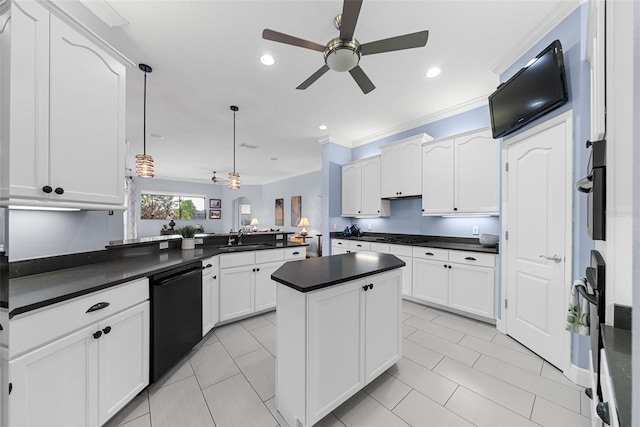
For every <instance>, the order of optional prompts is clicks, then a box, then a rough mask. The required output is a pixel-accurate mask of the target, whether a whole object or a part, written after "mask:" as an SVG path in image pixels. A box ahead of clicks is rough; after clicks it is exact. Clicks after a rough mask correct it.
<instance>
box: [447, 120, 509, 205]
mask: <svg viewBox="0 0 640 427" xmlns="http://www.w3.org/2000/svg"><path fill="white" fill-rule="evenodd" d="M454 158H455V168H454V170H455V183H456V191H455V205H454V206H455V207H456V208H457V211H456V212H458V213H498V211H499V189H500V182H499V179H500V143H499V141H498V140H496V139H493V138H492V136H491V131H490V130H485V131H482V132H478V133H474V134H471V135H466V136H464V137H461V138H456V139H455V155H454Z"/></svg>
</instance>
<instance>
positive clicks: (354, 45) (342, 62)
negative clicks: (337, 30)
mask: <svg viewBox="0 0 640 427" xmlns="http://www.w3.org/2000/svg"><path fill="white" fill-rule="evenodd" d="M359 47H360V44H359V43H358V42H357V41H356V40H342V39H340V38H335V39H333V40H331V41H330V42H329V44H328V45H327V48H326V49H325V50H324V62H325V64H327V67H329V68H331V69H332V70H334V71H338V72H341V73H343V72H345V71H349V70H351V69H353V68H354V67H355V66H356V65H358V63H359V62H360V49H359Z"/></svg>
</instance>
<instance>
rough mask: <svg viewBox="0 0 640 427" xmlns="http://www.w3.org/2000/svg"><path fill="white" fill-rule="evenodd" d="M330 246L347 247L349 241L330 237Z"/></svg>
mask: <svg viewBox="0 0 640 427" xmlns="http://www.w3.org/2000/svg"><path fill="white" fill-rule="evenodd" d="M331 246H336V247H338V248H344V249H348V248H349V241H348V240H344V239H331Z"/></svg>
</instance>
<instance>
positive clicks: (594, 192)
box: [576, 139, 607, 240]
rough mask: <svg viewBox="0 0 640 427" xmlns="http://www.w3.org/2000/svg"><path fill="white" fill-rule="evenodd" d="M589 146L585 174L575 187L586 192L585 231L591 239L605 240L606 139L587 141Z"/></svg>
mask: <svg viewBox="0 0 640 427" xmlns="http://www.w3.org/2000/svg"><path fill="white" fill-rule="evenodd" d="M589 147H591V154H590V155H589V164H588V165H587V175H586V176H585V177H583V178H580V179H579V180H578V181H576V189H577V190H578V191H580V192H582V193H587V231H588V233H589V236H591V238H592V239H593V240H606V227H605V224H606V214H605V212H606V210H607V189H606V186H607V141H606V140H604V139H602V140H600V141H593V142H592V141H587V148H589Z"/></svg>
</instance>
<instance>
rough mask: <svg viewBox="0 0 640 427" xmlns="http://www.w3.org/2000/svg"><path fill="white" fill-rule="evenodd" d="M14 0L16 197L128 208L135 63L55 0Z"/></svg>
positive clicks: (12, 157)
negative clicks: (128, 113)
mask: <svg viewBox="0 0 640 427" xmlns="http://www.w3.org/2000/svg"><path fill="white" fill-rule="evenodd" d="M13 4H14V6H15V7H13V8H12V19H11V25H12V28H11V31H12V32H11V63H10V66H11V70H12V71H11V79H10V87H11V96H10V101H9V102H10V111H11V115H10V125H11V126H10V141H11V142H10V154H9V155H10V161H11V166H12V167H11V171H10V179H9V181H10V186H9V193H10V194H9V195H10V198H11V201H10V203H12V204H16V205H36V206H58V207H78V208H85V209H92V208H93V209H109V210H114V209H124V182H123V181H124V178H123V173H124V154H125V153H124V151H125V101H126V96H125V95H126V93H125V92H126V82H125V77H126V68H127V66H131V65H133V64H132V63H131V62H130V61H128V60H127V59H126V58H124V57H123V56H122V55H120V54H119V53H118V52H117V51H115V50H114V49H113V48H111V47H110V46H109V45H108V44H106V43H105V42H104V41H103V40H101V39H100V38H99V37H97V36H95V35H94V34H92V33H90V32H89V31H88V30H87V29H86V28H85V27H83V26H81V25H79V24H77V23H76V22H75V21H74V20H73V19H71V18H70V17H68V16H67V15H66V14H64V13H63V12H62V11H60V9H58V8H57V7H56V6H55V4H54V3H50V2H46V3H45V2H42V3H40V2H34V1H22V0H16V1H15V2H13Z"/></svg>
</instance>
